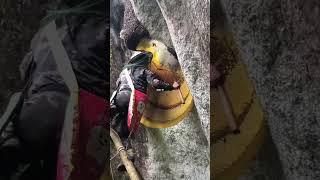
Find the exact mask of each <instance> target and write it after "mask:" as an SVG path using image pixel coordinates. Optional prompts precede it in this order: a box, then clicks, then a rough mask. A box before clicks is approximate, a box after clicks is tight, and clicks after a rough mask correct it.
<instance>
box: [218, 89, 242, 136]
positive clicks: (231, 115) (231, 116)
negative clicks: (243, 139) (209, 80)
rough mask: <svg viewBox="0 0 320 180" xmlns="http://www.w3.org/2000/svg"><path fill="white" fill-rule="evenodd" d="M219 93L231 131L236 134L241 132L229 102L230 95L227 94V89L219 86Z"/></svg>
mask: <svg viewBox="0 0 320 180" xmlns="http://www.w3.org/2000/svg"><path fill="white" fill-rule="evenodd" d="M218 93H219V95H220V99H221V103H222V106H223V109H224V113H225V115H226V118H227V123H228V125H229V127H230V129H231V131H233V132H235V131H236V130H239V128H238V125H237V122H236V118H235V117H234V113H233V110H232V106H231V103H230V100H229V97H228V95H227V94H226V92H225V89H224V87H223V86H218Z"/></svg>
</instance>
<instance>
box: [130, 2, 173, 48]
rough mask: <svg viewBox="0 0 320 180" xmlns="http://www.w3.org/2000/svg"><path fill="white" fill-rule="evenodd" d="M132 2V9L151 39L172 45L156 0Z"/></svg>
mask: <svg viewBox="0 0 320 180" xmlns="http://www.w3.org/2000/svg"><path fill="white" fill-rule="evenodd" d="M131 2H132V3H133V4H134V11H135V13H136V15H137V18H138V19H139V20H140V22H141V23H142V24H143V25H144V27H146V28H147V29H148V31H149V33H150V35H151V36H152V39H157V40H160V41H161V42H163V43H164V44H166V45H167V46H171V47H172V42H171V37H170V33H169V30H168V28H167V24H166V21H165V19H164V18H163V17H161V16H160V18H159V15H161V10H160V8H159V6H158V4H157V2H156V0H150V1H149V2H148V3H146V1H145V0H131Z"/></svg>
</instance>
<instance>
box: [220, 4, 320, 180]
mask: <svg viewBox="0 0 320 180" xmlns="http://www.w3.org/2000/svg"><path fill="white" fill-rule="evenodd" d="M221 3H222V4H223V5H224V8H225V11H226V13H227V14H228V19H229V20H230V24H231V26H232V29H233V32H234V33H235V37H236V40H237V43H238V45H239V49H240V54H241V55H242V59H243V60H244V62H245V64H246V65H247V68H248V71H249V74H250V77H251V78H252V79H253V81H254V83H255V87H256V90H257V95H258V96H259V97H260V99H261V103H262V105H263V107H264V109H265V111H266V113H267V116H268V124H269V126H270V131H271V135H272V139H273V141H274V143H275V145H276V148H277V151H278V153H279V157H280V160H281V162H282V167H283V170H284V175H285V179H290V180H301V179H306V180H313V179H319V178H320V166H319V164H320V111H319V108H320V98H319V95H320V64H319V61H320V54H319V52H320V49H319V48H320V37H319V36H320V23H319V22H320V21H319V16H320V4H319V1H317V0H310V1H298V0H292V1H289V0H280V1H278V0H270V1H254V0H240V1H235V0H225V1H221Z"/></svg>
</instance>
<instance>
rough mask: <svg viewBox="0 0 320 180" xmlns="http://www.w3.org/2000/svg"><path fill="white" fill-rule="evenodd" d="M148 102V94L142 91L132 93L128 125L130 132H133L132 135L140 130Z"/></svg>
mask: <svg viewBox="0 0 320 180" xmlns="http://www.w3.org/2000/svg"><path fill="white" fill-rule="evenodd" d="M147 100H148V96H147V94H145V93H143V92H141V91H138V90H134V91H133V92H132V93H131V98H130V103H129V110H128V121H127V124H128V128H129V131H130V132H131V131H132V133H135V132H136V131H137V130H138V127H139V124H140V120H141V118H142V115H143V112H144V109H145V107H146V103H147Z"/></svg>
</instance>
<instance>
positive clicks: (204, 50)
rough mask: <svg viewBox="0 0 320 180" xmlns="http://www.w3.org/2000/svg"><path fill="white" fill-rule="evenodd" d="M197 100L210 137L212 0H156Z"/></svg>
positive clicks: (203, 125) (202, 121) (200, 114)
mask: <svg viewBox="0 0 320 180" xmlns="http://www.w3.org/2000/svg"><path fill="white" fill-rule="evenodd" d="M157 2H158V4H159V7H160V9H161V12H162V14H163V17H164V18H165V20H166V23H167V26H168V29H169V32H170V35H171V39H172V42H173V46H174V48H175V50H176V51H177V55H178V60H179V63H180V65H181V68H182V70H183V73H184V75H185V78H186V81H187V82H188V85H189V87H190V90H191V93H192V95H193V97H194V101H195V105H196V109H197V112H198V114H199V118H200V121H201V126H202V127H203V130H204V132H205V135H206V137H207V140H208V141H209V139H210V138H209V137H210V113H209V112H210V105H209V104H210V103H209V102H210V83H209V82H210V80H209V76H210V73H209V63H210V48H209V47H210V6H209V0H203V1H193V0H177V1H171V0H157Z"/></svg>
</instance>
